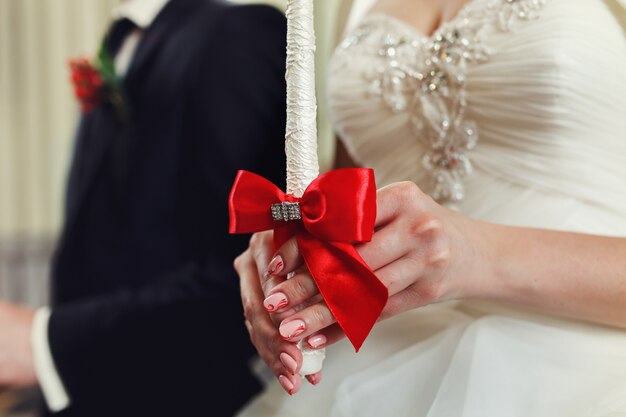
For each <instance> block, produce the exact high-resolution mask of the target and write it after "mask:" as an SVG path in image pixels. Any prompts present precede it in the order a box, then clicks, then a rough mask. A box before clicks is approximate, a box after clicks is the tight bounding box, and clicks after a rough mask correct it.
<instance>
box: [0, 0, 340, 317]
mask: <svg viewBox="0 0 626 417" xmlns="http://www.w3.org/2000/svg"><path fill="white" fill-rule="evenodd" d="M119 1H120V0H0V297H1V298H3V299H10V300H14V301H22V302H26V303H28V304H31V305H34V306H37V305H41V304H44V303H45V302H46V294H47V284H46V279H47V267H48V263H49V259H50V255H51V251H52V249H53V247H54V243H55V240H56V237H57V234H58V233H59V229H60V226H61V221H62V207H63V195H64V188H65V179H66V174H67V170H68V167H69V163H70V157H71V151H72V142H73V134H74V129H75V125H76V122H77V118H78V115H79V113H78V108H77V105H76V100H75V99H74V97H73V95H72V94H73V93H72V89H71V86H70V82H69V71H68V68H67V61H68V59H69V58H72V57H76V56H79V55H86V56H91V55H92V54H93V53H94V52H95V51H96V49H97V47H98V45H99V43H100V41H101V38H102V36H103V34H104V33H105V31H106V29H107V26H108V24H109V21H110V17H111V9H112V8H113V6H114V5H115V4H116V3H118V2H119ZM233 1H237V2H240V3H245V2H256V3H270V4H272V5H274V6H276V7H278V8H281V9H284V5H285V0H265V1H247V0H233ZM315 3H316V27H317V37H318V42H317V44H318V49H317V53H318V60H317V66H318V71H317V74H318V78H319V82H318V90H319V94H318V96H319V97H320V100H319V106H320V117H319V124H320V148H319V153H320V158H321V162H322V169H323V170H325V169H328V168H329V167H330V164H331V161H332V158H333V152H334V144H333V143H334V140H333V138H334V136H333V134H332V132H331V130H330V127H329V125H328V122H327V119H326V114H325V110H326V109H325V103H324V101H323V97H324V94H323V91H324V89H325V67H326V62H327V58H328V56H329V55H330V53H331V52H332V50H333V48H334V45H335V42H336V38H337V32H338V28H337V24H338V22H342V21H343V20H345V17H346V16H347V15H346V12H347V10H348V7H349V5H350V3H351V1H350V0H344V1H341V0H315Z"/></svg>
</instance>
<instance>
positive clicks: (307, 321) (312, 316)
mask: <svg viewBox="0 0 626 417" xmlns="http://www.w3.org/2000/svg"><path fill="white" fill-rule="evenodd" d="M333 323H335V318H334V317H333V315H332V314H331V312H330V310H329V309H328V306H327V305H326V303H325V302H323V301H322V302H319V303H316V304H313V305H311V306H309V307H307V308H305V309H304V310H302V311H300V312H298V313H297V314H294V315H293V316H292V317H289V318H287V319H285V320H283V321H282V322H281V323H280V327H279V328H278V331H279V333H280V335H281V337H282V338H283V339H284V340H287V341H290V342H298V341H300V340H301V339H303V338H305V337H307V336H309V335H311V334H312V333H314V332H317V331H319V330H321V329H323V328H325V327H328V326H330V325H331V324H333Z"/></svg>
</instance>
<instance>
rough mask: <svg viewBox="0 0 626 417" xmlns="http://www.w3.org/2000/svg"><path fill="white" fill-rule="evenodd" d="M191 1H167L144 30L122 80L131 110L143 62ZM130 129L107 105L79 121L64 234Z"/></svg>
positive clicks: (127, 140) (126, 145)
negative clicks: (110, 154) (116, 142)
mask: <svg viewBox="0 0 626 417" xmlns="http://www.w3.org/2000/svg"><path fill="white" fill-rule="evenodd" d="M195 1H196V0H170V2H169V3H167V5H166V6H165V7H164V8H163V10H162V11H161V12H160V13H159V15H158V16H157V17H156V19H155V20H154V22H153V23H152V25H150V27H149V28H148V29H147V30H146V31H145V32H144V34H143V36H142V39H141V42H140V43H139V46H138V47H137V50H136V52H135V55H134V57H133V59H132V61H131V64H130V67H129V69H128V71H127V74H126V76H125V77H124V81H123V83H124V88H125V89H126V93H127V96H128V97H129V98H130V101H131V109H132V107H134V105H135V104H137V103H133V98H135V97H139V94H136V92H137V91H138V89H139V88H140V84H141V80H142V77H141V74H142V73H143V71H147V70H148V68H147V64H148V63H149V62H150V58H151V57H153V56H154V55H155V54H156V53H157V51H158V49H159V48H158V47H159V45H161V43H162V42H163V41H164V40H165V39H166V38H167V35H168V34H169V33H170V32H171V31H172V30H174V29H175V27H176V25H181V24H183V22H184V20H183V19H184V17H185V15H186V14H188V13H190V12H191V11H193V3H194V2H195ZM131 112H132V110H131ZM129 123H131V125H132V124H133V123H135V121H134V120H133V116H132V113H131V120H130V122H129ZM132 130H133V129H132V126H127V125H124V124H123V123H122V122H120V121H119V119H118V118H117V117H116V115H115V112H114V110H113V109H112V108H110V107H109V106H106V107H102V108H99V109H96V110H95V111H94V112H93V113H92V114H91V115H89V116H86V118H85V119H84V120H83V121H82V122H81V127H80V129H79V132H78V137H77V145H76V146H77V147H76V152H75V159H74V165H73V167H72V170H71V173H70V183H69V184H70V187H69V189H68V196H67V212H66V225H65V230H64V235H65V236H67V235H68V234H70V233H71V231H72V229H73V227H74V225H75V223H76V219H77V217H78V214H79V213H80V210H81V207H82V205H83V204H84V202H85V199H86V196H87V195H88V194H89V190H90V189H91V187H92V185H93V181H94V179H95V178H96V177H97V173H98V172H99V171H100V169H101V167H102V164H103V162H104V160H105V156H106V155H107V154H108V152H109V151H110V148H111V145H112V144H113V142H114V141H116V140H117V141H121V140H123V141H124V142H125V143H124V144H118V147H123V148H125V149H121V150H120V149H118V152H116V153H117V154H118V157H119V153H123V152H130V149H131V143H130V142H131V141H132V140H133V138H132V137H130V136H131V135H130V134H129V132H131V131H132Z"/></svg>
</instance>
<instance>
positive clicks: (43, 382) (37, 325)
mask: <svg viewBox="0 0 626 417" xmlns="http://www.w3.org/2000/svg"><path fill="white" fill-rule="evenodd" d="M168 1H169V0H124V1H123V2H122V3H121V4H120V5H118V6H117V7H115V8H114V9H113V17H114V19H120V18H123V17H125V18H128V19H130V20H132V21H133V23H135V24H136V25H137V30H135V31H133V32H132V33H130V34H129V35H128V36H127V37H126V39H125V40H124V43H123V44H122V47H121V49H120V50H119V52H118V53H117V55H116V56H115V71H116V73H117V74H118V75H119V76H124V75H125V74H126V71H127V70H128V67H129V66H130V63H131V61H132V58H133V56H134V54H135V50H136V49H137V46H138V45H139V42H140V40H141V36H142V33H143V30H144V29H146V28H147V27H148V26H150V25H151V24H152V22H153V21H154V19H155V18H156V17H157V15H158V14H159V12H160V11H161V10H162V9H163V7H165V4H166V3H167V2H168ZM51 314H52V312H51V311H50V308H48V307H42V308H40V309H38V310H37V312H36V313H35V317H34V320H33V328H32V332H31V343H32V346H33V355H34V366H35V372H36V374H37V378H38V380H39V386H40V387H41V391H42V392H43V396H44V398H45V400H46V404H47V406H48V409H49V410H50V411H52V412H59V411H62V410H64V409H66V408H67V407H69V406H70V403H71V398H70V396H69V394H68V393H67V390H66V389H65V386H64V384H63V380H62V379H61V376H60V375H59V372H58V370H57V368H56V365H55V363H54V357H53V355H52V352H51V350H50V344H49V341H48V323H49V321H50V315H51ZM77 337H80V335H77Z"/></svg>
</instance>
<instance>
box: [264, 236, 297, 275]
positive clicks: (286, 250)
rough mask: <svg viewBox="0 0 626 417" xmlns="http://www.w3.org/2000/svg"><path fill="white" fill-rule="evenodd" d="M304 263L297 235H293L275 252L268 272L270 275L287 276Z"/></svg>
mask: <svg viewBox="0 0 626 417" xmlns="http://www.w3.org/2000/svg"><path fill="white" fill-rule="evenodd" d="M302 264H303V260H302V255H300V249H298V242H297V240H296V238H295V237H292V238H291V239H289V240H288V241H287V242H285V243H284V244H283V245H282V246H281V247H280V248H279V249H278V250H277V251H276V253H274V255H273V257H272V260H271V261H270V263H269V265H268V266H267V271H266V272H267V274H268V275H273V276H286V275H287V274H289V273H290V272H293V271H295V270H297V269H298V268H300V267H301V266H302Z"/></svg>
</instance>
